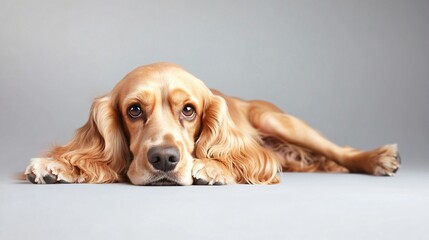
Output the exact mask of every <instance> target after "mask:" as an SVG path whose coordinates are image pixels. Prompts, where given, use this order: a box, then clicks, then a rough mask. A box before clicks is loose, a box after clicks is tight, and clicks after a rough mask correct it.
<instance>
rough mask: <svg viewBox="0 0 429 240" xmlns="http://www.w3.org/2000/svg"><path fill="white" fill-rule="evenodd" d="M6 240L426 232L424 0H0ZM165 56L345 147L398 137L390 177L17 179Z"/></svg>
mask: <svg viewBox="0 0 429 240" xmlns="http://www.w3.org/2000/svg"><path fill="white" fill-rule="evenodd" d="M0 30H1V31H0V109H1V114H0V133H1V137H0V164H1V165H0V166H1V167H0V180H1V185H0V194H1V195H0V238H1V239H28V238H33V239H41V238H44V239H50V238H52V239H54V238H60V239H73V238H77V237H80V238H82V237H83V238H87V239H97V238H103V237H104V238H107V239H113V238H115V239H124V237H130V238H131V239H135V238H137V237H141V238H145V237H148V238H149V239H156V238H169V239H189V237H199V238H202V239H222V238H223V239H239V238H244V239H251V238H262V237H265V238H267V239H273V238H276V239H279V238H280V239H282V238H295V239H297V238H298V239H299V238H301V239H333V238H340V239H344V237H347V238H348V239H350V238H356V239H369V238H374V239H380V238H389V239H392V238H398V239H400V238H402V239H403V238H405V237H411V236H412V237H413V238H414V239H423V238H425V236H424V235H423V233H425V228H427V227H429V224H428V222H429V217H428V215H429V211H428V207H427V203H428V202H429V194H428V190H427V189H428V186H429V177H428V174H427V173H428V169H429V164H428V160H427V157H426V156H427V155H428V153H429V148H428V140H429V128H428V125H427V123H428V122H429V110H428V106H427V104H428V103H429V94H428V92H429V79H428V77H429V1H20V0H19V1H16V0H15V1H4V0H1V1H0ZM158 61H168V62H174V63H177V64H179V65H182V66H183V67H185V68H186V69H188V70H189V71H190V72H191V73H193V74H194V75H196V76H197V77H199V78H200V79H202V80H203V81H204V82H205V83H206V84H207V85H208V86H209V87H212V88H216V89H219V90H221V91H223V92H224V93H227V94H230V95H234V96H240V97H242V98H245V99H253V98H257V99H265V100H269V101H272V102H274V103H276V104H277V105H278V106H280V107H281V108H282V109H283V110H285V111H287V112H289V113H291V114H293V115H295V116H298V117H300V118H302V119H304V120H305V121H307V122H308V123H309V124H310V125H312V126H313V127H315V128H316V129H318V130H320V131H321V132H323V133H324V134H325V136H327V137H328V138H330V139H331V140H333V141H335V142H337V143H338V144H340V145H351V146H354V147H359V148H363V149H370V148H373V147H377V146H379V145H383V144H386V143H398V144H399V148H400V151H401V155H402V159H403V162H404V164H403V168H402V170H401V171H400V172H399V174H398V175H397V176H396V177H395V178H375V177H368V176H363V175H336V174H291V173H288V174H282V178H283V182H282V183H281V184H279V185H276V186H228V187H220V188H209V187H188V188H147V187H135V186H129V185H123V184H111V185H103V186H101V185H68V186H66V185H55V186H34V185H29V184H25V183H22V184H17V183H13V182H12V180H10V176H11V175H13V174H14V173H16V172H19V171H22V170H23V169H24V168H25V166H26V165H27V164H28V160H29V159H30V158H31V157H34V156H38V155H39V154H40V153H42V152H43V151H44V150H47V149H49V147H50V146H51V144H53V143H60V144H61V143H66V142H67V140H69V139H70V138H71V136H72V134H73V132H74V131H75V129H76V128H78V127H80V126H81V125H83V124H84V123H85V121H86V120H87V117H88V113H89V107H90V105H91V101H92V99H93V98H94V97H96V96H99V95H102V94H104V93H106V92H108V91H109V90H110V89H111V88H112V87H113V86H114V85H115V84H116V83H117V82H118V81H119V80H120V79H121V78H122V77H123V76H124V75H125V74H126V73H128V72H129V71H131V70H132V69H134V68H135V67H137V66H139V65H144V64H149V63H153V62H158Z"/></svg>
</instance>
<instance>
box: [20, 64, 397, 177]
mask: <svg viewBox="0 0 429 240" xmlns="http://www.w3.org/2000/svg"><path fill="white" fill-rule="evenodd" d="M398 157H399V156H398V154H397V146H396V145H385V146H383V147H380V148H377V149H375V150H372V151H367V152H364V151H360V150H357V149H353V148H350V147H339V146H337V145H335V144H334V143H332V142H330V141H328V140H327V139H325V138H324V137H322V136H321V135H320V134H319V133H318V132H317V131H315V130H313V129H312V128H311V127H309V126H308V125H306V124H305V123H304V122H303V121H301V120H299V119H297V118H295V117H293V116H290V115H287V114H285V113H283V112H282V111H281V110H280V109H278V108H277V107H276V106H274V105H273V104H271V103H268V102H264V101H244V100H241V99H238V98H233V97H228V96H225V95H223V94H221V93H220V92H218V91H216V90H210V89H208V88H207V87H206V86H205V85H204V84H203V83H202V82H201V81H200V80H198V79H197V78H195V77H194V76H192V75H191V74H189V73H187V72H186V71H185V70H183V69H182V68H180V67H178V66H176V65H173V64H168V63H158V64H152V65H147V66H143V67H140V68H137V69H136V70H134V71H132V72H131V73H129V74H128V75H127V76H126V77H125V78H124V79H123V80H122V81H121V82H119V83H118V84H117V85H116V86H115V88H114V89H113V90H112V92H111V93H109V94H108V95H106V96H104V97H101V98H98V99H96V100H95V102H94V104H93V106H92V110H91V115H90V118H89V120H88V122H87V123H86V124H85V125H84V126H83V127H82V128H80V129H79V130H78V131H77V133H76V135H75V136H74V138H73V139H72V140H71V142H70V143H68V144H66V145H64V146H60V147H56V148H54V149H53V150H52V151H50V152H49V153H48V154H47V155H46V156H45V157H43V158H34V159H32V161H31V163H30V165H29V166H28V167H27V169H26V172H25V174H26V175H27V178H28V179H29V180H30V181H31V182H33V183H57V182H70V183H106V182H116V181H122V180H125V179H129V180H130V181H131V182H132V183H133V184H136V185H191V184H193V183H197V184H233V183H252V184H271V183H277V182H278V181H279V179H278V176H277V172H278V171H280V170H284V171H304V172H311V171H325V172H359V173H367V174H373V175H386V176H392V175H393V174H394V173H395V172H396V171H397V170H398V168H399V164H400V161H399V158H398Z"/></svg>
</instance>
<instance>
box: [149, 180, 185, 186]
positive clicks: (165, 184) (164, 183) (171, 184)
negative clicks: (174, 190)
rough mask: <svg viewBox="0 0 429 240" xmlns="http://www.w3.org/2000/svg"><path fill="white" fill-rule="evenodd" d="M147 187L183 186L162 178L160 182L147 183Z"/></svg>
mask: <svg viewBox="0 0 429 240" xmlns="http://www.w3.org/2000/svg"><path fill="white" fill-rule="evenodd" d="M145 185H146V186H182V184H180V183H178V182H176V181H173V180H170V179H167V178H161V179H159V180H156V181H153V182H150V183H147V184H145Z"/></svg>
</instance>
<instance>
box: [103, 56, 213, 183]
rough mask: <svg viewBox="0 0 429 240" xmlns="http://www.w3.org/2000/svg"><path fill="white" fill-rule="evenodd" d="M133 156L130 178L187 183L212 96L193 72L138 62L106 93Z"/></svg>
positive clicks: (139, 181)
mask: <svg viewBox="0 0 429 240" xmlns="http://www.w3.org/2000/svg"><path fill="white" fill-rule="evenodd" d="M110 98H111V104H112V107H113V108H115V110H116V112H117V114H118V117H119V118H120V119H121V123H122V126H119V127H122V129H123V131H124V136H125V137H126V139H127V142H128V144H129V151H130V153H131V156H132V158H133V160H132V162H131V164H130V166H129V168H128V172H127V175H128V177H129V179H130V180H131V182H132V183H133V184H138V185H142V184H145V185H146V184H149V185H158V184H159V185H168V184H172V185H175V184H180V185H190V184H192V176H191V168H192V162H193V159H194V156H193V153H194V151H195V142H196V141H197V140H198V138H199V136H200V132H201V125H202V124H201V122H202V121H203V115H204V111H205V110H206V108H207V105H208V104H210V101H211V100H212V99H213V98H215V96H213V94H212V93H211V91H210V90H209V89H208V88H207V87H206V86H205V85H204V84H203V83H202V82H201V81H200V80H199V79H197V78H195V77H194V76H192V75H191V74H189V73H188V72H186V71H184V70H183V69H182V68H180V67H178V66H175V65H172V64H166V63H160V64H154V65H149V66H144V67H140V68H137V69H136V70H134V71H132V72H131V73H129V74H128V75H127V76H126V77H125V78H124V79H123V80H122V81H121V82H120V83H119V84H118V85H117V86H116V87H115V88H114V89H113V91H112V92H111V94H110Z"/></svg>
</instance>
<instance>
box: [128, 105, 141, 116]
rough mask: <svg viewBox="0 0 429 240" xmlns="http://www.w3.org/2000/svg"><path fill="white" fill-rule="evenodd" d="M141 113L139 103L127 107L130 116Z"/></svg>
mask: <svg viewBox="0 0 429 240" xmlns="http://www.w3.org/2000/svg"><path fill="white" fill-rule="evenodd" d="M142 114H143V112H142V109H141V107H140V106H139V105H133V106H131V107H130V108H128V115H129V116H130V117H131V118H139V117H141V115H142Z"/></svg>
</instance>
